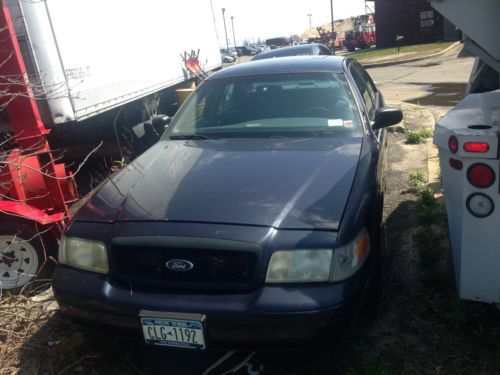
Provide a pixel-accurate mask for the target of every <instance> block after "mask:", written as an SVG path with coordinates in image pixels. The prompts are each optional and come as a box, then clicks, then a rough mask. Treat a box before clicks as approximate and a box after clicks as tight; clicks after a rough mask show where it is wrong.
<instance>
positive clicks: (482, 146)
mask: <svg viewBox="0 0 500 375" xmlns="http://www.w3.org/2000/svg"><path fill="white" fill-rule="evenodd" d="M464 150H465V151H467V152H480V153H485V152H488V151H489V150H490V145H489V144H487V143H486V142H466V143H464Z"/></svg>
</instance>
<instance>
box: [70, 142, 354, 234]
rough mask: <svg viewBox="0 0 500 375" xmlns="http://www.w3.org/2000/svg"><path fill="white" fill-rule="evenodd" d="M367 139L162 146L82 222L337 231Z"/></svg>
mask: <svg viewBox="0 0 500 375" xmlns="http://www.w3.org/2000/svg"><path fill="white" fill-rule="evenodd" d="M361 144H362V138H333V137H328V138H311V139H293V138H292V139H274V138H272V139H267V138H266V139H220V140H199V141H198V140H197V141H179V140H176V141H172V140H168V141H160V142H158V143H157V144H156V145H155V146H153V147H152V148H150V149H149V150H148V151H147V152H146V153H145V154H143V155H142V156H141V157H139V158H138V159H136V160H135V161H134V162H133V163H131V164H130V165H129V166H127V167H125V168H124V169H123V170H121V171H120V172H118V173H117V174H115V175H113V176H112V177H111V178H110V179H109V180H108V181H107V182H106V183H104V184H103V186H102V187H101V188H100V189H99V190H98V191H97V192H96V193H95V194H94V195H93V197H92V198H91V199H90V201H89V202H88V203H87V204H86V205H84V206H83V207H82V208H81V209H80V211H79V212H78V214H77V215H76V217H75V220H77V221H105V222H116V221H174V222H198V223H204V222H205V223H220V224H239V225H254V226H268V227H275V228H280V229H282V228H283V229H313V228H315V229H318V228H321V229H329V230H337V229H338V226H339V223H340V220H341V218H342V214H343V211H344V207H345V204H346V202H347V199H348V197H349V193H350V191H351V186H352V183H353V180H354V175H355V172H356V167H357V164H358V160H359V155H360V150H361Z"/></svg>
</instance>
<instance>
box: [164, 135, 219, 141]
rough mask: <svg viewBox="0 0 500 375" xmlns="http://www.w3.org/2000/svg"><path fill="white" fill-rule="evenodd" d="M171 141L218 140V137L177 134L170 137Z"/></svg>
mask: <svg viewBox="0 0 500 375" xmlns="http://www.w3.org/2000/svg"><path fill="white" fill-rule="evenodd" d="M169 138H170V139H174V140H175V139H186V140H191V139H193V140H197V139H218V138H217V137H209V136H208V135H203V134H176V135H171V136H169Z"/></svg>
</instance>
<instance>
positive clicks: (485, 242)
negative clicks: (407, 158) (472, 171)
mask: <svg viewBox="0 0 500 375" xmlns="http://www.w3.org/2000/svg"><path fill="white" fill-rule="evenodd" d="M499 134H500V91H492V92H486V93H482V94H469V95H467V96H466V97H465V99H464V100H463V101H462V102H460V103H459V104H458V105H457V106H456V107H455V108H453V109H452V110H451V111H450V112H448V114H447V115H446V116H445V117H443V118H442V119H441V120H440V121H439V122H438V124H437V126H436V131H435V135H434V143H435V144H436V145H437V147H438V148H439V159H440V166H441V176H442V180H443V188H444V197H445V202H446V210H447V212H448V227H449V232H450V242H451V248H452V258H453V268H454V270H455V279H456V284H457V291H458V294H459V297H460V298H462V299H467V300H473V301H481V302H487V303H500V273H499V265H500V230H499V228H498V224H499V223H500V181H499V179H500V160H499V156H498V150H499V148H498V146H499V145H498V139H499ZM452 136H454V137H456V139H457V140H458V150H457V151H456V153H453V152H451V150H450V147H449V140H450V137H452ZM467 142H481V143H487V144H488V145H489V151H488V152H483V153H473V152H467V151H466V150H465V149H464V145H465V144H466V143H467ZM456 161H459V162H460V163H461V165H462V168H461V169H457V168H456V167H455V168H454V167H453V165H455V166H456V164H454V162H455V163H456ZM478 163H481V164H486V165H488V166H489V167H490V168H491V169H492V170H493V171H494V174H495V181H494V183H493V184H492V185H491V186H489V187H487V188H477V187H474V186H473V185H472V184H471V183H470V182H469V181H468V179H467V171H468V170H469V168H470V167H471V166H473V165H476V164H478ZM475 194H483V195H485V196H487V197H489V198H490V199H491V202H492V203H493V210H492V212H491V214H489V215H488V216H486V217H477V216H475V215H473V214H472V213H471V211H470V210H469V208H468V207H467V202H468V200H469V198H470V197H471V196H473V195H475Z"/></svg>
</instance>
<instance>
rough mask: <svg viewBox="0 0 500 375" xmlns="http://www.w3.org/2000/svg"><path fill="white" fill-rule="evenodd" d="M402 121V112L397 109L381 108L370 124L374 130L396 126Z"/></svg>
mask: <svg viewBox="0 0 500 375" xmlns="http://www.w3.org/2000/svg"><path fill="white" fill-rule="evenodd" d="M402 119H403V112H401V110H400V109H398V108H391V107H381V108H379V109H377V111H376V112H375V119H374V121H373V123H372V128H373V129H374V130H377V129H382V128H386V127H388V126H391V125H396V124H399V123H400V122H401V120H402Z"/></svg>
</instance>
